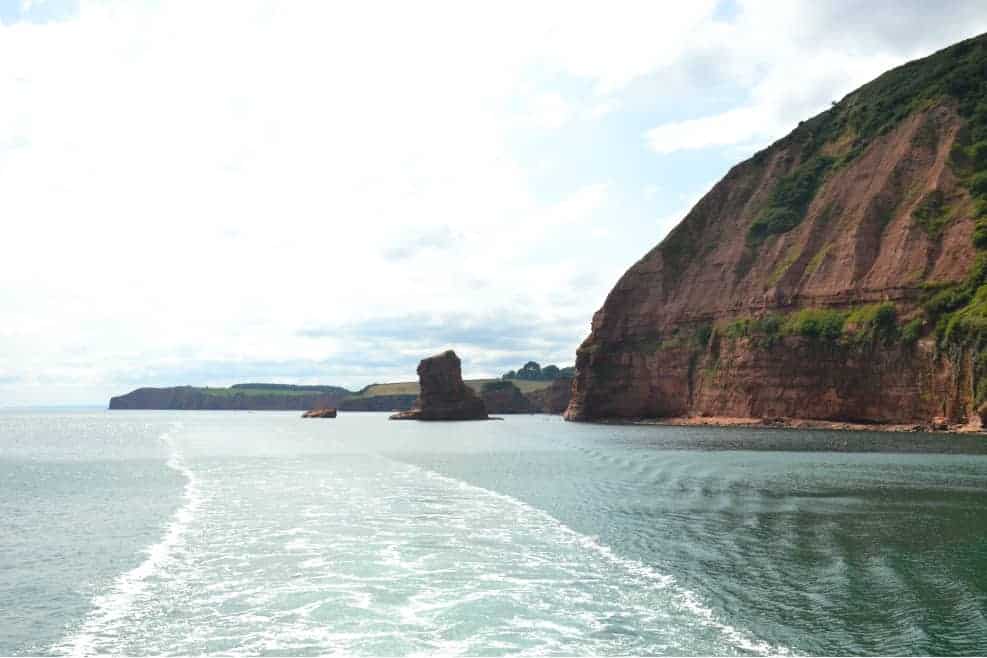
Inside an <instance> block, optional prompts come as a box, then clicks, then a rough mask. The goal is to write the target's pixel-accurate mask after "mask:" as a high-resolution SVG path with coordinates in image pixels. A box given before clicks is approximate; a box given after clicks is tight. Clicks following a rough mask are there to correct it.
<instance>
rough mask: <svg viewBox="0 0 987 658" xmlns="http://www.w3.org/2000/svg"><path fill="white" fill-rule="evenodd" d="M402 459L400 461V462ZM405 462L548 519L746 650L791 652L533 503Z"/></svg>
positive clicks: (445, 480) (588, 548)
mask: <svg viewBox="0 0 987 658" xmlns="http://www.w3.org/2000/svg"><path fill="white" fill-rule="evenodd" d="M402 463H404V462H402ZM406 465H407V466H409V467H411V468H413V469H415V470H417V471H420V472H421V473H423V474H425V475H426V476H427V477H430V478H434V479H436V480H439V481H442V482H444V483H446V484H450V485H453V486H457V487H459V488H460V489H462V490H465V491H471V492H476V493H482V494H484V495H487V496H491V497H494V498H498V499H500V500H502V501H504V502H506V503H508V504H510V505H512V506H514V507H516V508H519V509H521V510H523V511H524V512H525V513H527V514H534V515H537V516H538V517H540V518H541V519H542V520H543V521H545V522H547V523H549V524H550V525H552V526H553V527H554V529H555V530H557V531H559V532H561V533H562V534H563V535H566V536H568V537H570V538H571V539H572V540H573V542H574V543H576V544H577V545H579V546H581V547H583V548H584V549H586V550H589V551H592V552H594V553H596V554H598V555H599V556H601V557H602V558H603V559H605V560H606V561H608V562H610V563H611V564H613V565H615V566H618V567H620V568H621V569H623V570H624V571H625V572H628V573H630V574H632V575H634V576H637V577H639V578H642V579H644V580H646V581H648V582H649V583H650V584H651V585H652V587H654V588H656V589H667V590H669V591H670V592H671V593H672V594H673V598H674V599H675V601H676V602H677V603H678V604H679V606H681V607H682V608H683V609H684V610H687V611H689V612H690V613H691V614H692V615H693V616H694V617H695V618H696V619H698V620H699V621H700V623H702V624H703V625H705V626H706V627H707V628H711V629H713V630H715V631H717V632H718V633H720V635H721V636H722V637H723V638H724V639H725V640H726V641H728V642H729V643H730V644H732V645H733V646H735V647H737V648H738V649H741V650H742V651H746V652H748V653H753V654H759V655H791V652H790V651H789V650H788V649H787V648H785V647H780V646H773V645H771V644H768V643H767V642H764V641H761V640H758V639H755V638H753V637H751V636H749V635H748V634H747V633H744V632H742V631H740V630H738V629H737V628H735V627H734V626H731V625H730V624H726V623H723V622H721V621H719V620H718V619H717V618H716V614H715V613H714V612H713V610H712V609H710V608H709V607H707V606H706V605H704V604H703V602H702V599H701V598H700V597H699V595H698V594H696V593H695V592H693V591H691V590H689V589H687V588H685V587H682V586H681V585H679V584H678V583H677V582H676V580H675V577H674V576H672V575H670V574H665V573H661V572H660V571H658V570H656V569H654V568H652V567H649V566H648V565H646V564H644V563H642V562H638V561H637V560H633V559H629V558H625V557H622V556H620V555H617V554H616V553H614V552H613V550H612V549H611V548H610V547H609V546H606V545H605V544H602V543H600V541H599V538H598V537H591V536H589V535H584V534H582V533H580V532H577V531H576V530H573V529H572V528H570V527H569V526H567V525H566V524H565V523H563V522H562V521H560V520H558V519H556V518H555V517H554V516H552V515H551V514H549V513H548V512H545V511H544V510H540V509H538V508H537V507H533V506H531V505H529V504H527V503H525V502H524V501H522V500H519V499H517V498H514V497H513V496H509V495H507V494H502V493H499V492H497V491H493V490H491V489H485V488H483V487H479V486H476V485H473V484H469V483H467V482H464V481H462V480H458V479H456V478H452V477H449V476H446V475H441V474H439V473H436V472H435V471H431V470H428V469H426V468H422V467H420V466H415V465H414V464H406Z"/></svg>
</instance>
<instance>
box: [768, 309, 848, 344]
mask: <svg viewBox="0 0 987 658" xmlns="http://www.w3.org/2000/svg"><path fill="white" fill-rule="evenodd" d="M846 317H847V316H846V313H844V312H842V311H834V310H830V309H824V308H804V309H802V310H800V311H796V312H795V313H792V314H791V315H790V316H788V319H787V320H786V321H785V324H784V325H783V327H782V333H784V334H785V335H789V336H803V337H805V338H811V339H821V340H832V341H835V340H837V339H839V338H840V337H841V336H842V335H843V325H844V324H845V323H846Z"/></svg>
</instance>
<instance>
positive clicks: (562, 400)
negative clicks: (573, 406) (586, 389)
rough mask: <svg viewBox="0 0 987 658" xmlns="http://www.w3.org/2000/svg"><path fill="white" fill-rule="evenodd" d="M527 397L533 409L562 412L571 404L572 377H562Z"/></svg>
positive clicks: (545, 411)
mask: <svg viewBox="0 0 987 658" xmlns="http://www.w3.org/2000/svg"><path fill="white" fill-rule="evenodd" d="M525 397H527V398H528V400H529V402H530V403H531V408H532V411H533V412H535V413H543V414H560V413H562V412H564V411H565V410H566V407H568V406H569V398H571V397H572V378H571V377H560V378H559V379H556V380H555V381H553V382H552V385H551V386H548V387H546V388H542V389H539V390H537V391H531V392H530V393H527V394H526V395H525Z"/></svg>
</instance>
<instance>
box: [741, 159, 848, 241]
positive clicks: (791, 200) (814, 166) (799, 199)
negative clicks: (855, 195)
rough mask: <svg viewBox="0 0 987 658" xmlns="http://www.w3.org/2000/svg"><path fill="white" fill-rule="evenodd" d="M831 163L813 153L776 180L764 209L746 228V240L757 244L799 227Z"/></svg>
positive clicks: (830, 160) (831, 160) (831, 161)
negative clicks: (790, 171)
mask: <svg viewBox="0 0 987 658" xmlns="http://www.w3.org/2000/svg"><path fill="white" fill-rule="evenodd" d="M833 162H834V160H833V158H830V157H828V156H823V155H816V156H814V157H812V158H810V159H809V160H808V161H806V162H803V163H802V164H801V165H799V166H798V167H796V168H795V171H793V172H792V173H791V174H789V175H787V176H785V177H784V178H782V179H781V180H780V181H778V185H777V186H776V187H775V189H774V191H772V193H771V198H770V199H769V200H768V206H767V208H765V209H764V210H763V211H761V214H760V215H758V216H757V218H755V219H754V221H753V222H752V223H751V226H750V228H749V229H748V230H747V243H748V244H749V245H752V246H753V245H757V244H760V243H761V242H763V241H764V240H766V239H767V238H769V237H771V236H772V235H775V234H780V233H787V232H788V231H790V230H792V229H793V228H795V227H796V226H798V225H799V223H800V222H801V221H802V220H803V219H804V218H805V213H806V211H807V210H808V209H809V204H810V203H812V199H813V197H815V195H816V190H817V189H819V185H820V184H822V181H823V179H824V178H825V176H826V172H827V171H828V170H829V168H830V167H831V166H832V165H833Z"/></svg>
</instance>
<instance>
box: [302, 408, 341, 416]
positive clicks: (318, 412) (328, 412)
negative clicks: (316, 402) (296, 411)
mask: <svg viewBox="0 0 987 658" xmlns="http://www.w3.org/2000/svg"><path fill="white" fill-rule="evenodd" d="M335 417H336V409H335V408H333V407H320V408H319V409H309V410H308V411H306V412H305V413H303V414H302V418H335Z"/></svg>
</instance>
